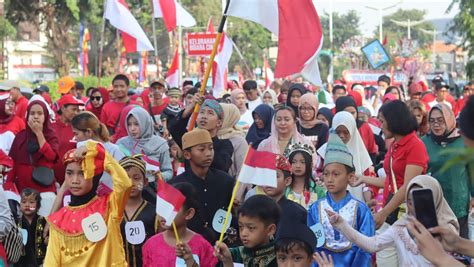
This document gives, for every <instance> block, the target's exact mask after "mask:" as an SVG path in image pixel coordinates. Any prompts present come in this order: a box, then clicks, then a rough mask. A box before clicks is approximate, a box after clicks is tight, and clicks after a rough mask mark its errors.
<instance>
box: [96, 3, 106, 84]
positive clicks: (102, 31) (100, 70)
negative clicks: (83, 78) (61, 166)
mask: <svg viewBox="0 0 474 267" xmlns="http://www.w3.org/2000/svg"><path fill="white" fill-rule="evenodd" d="M106 9H107V0H104V15H103V16H102V29H100V43H99V62H98V67H97V68H98V70H97V76H98V78H99V81H98V83H99V86H100V78H102V54H103V51H104V35H105V10H106Z"/></svg>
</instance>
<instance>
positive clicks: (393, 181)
mask: <svg viewBox="0 0 474 267" xmlns="http://www.w3.org/2000/svg"><path fill="white" fill-rule="evenodd" d="M392 159H393V144H392V145H391V146H390V174H391V176H392V185H393V192H395V193H397V191H398V186H397V179H396V177H395V173H394V172H393V167H392Z"/></svg>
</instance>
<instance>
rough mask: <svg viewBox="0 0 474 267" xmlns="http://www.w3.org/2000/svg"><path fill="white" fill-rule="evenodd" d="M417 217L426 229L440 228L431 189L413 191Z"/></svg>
mask: <svg viewBox="0 0 474 267" xmlns="http://www.w3.org/2000/svg"><path fill="white" fill-rule="evenodd" d="M411 195H412V198H411V199H412V201H413V207H414V208H415V217H416V219H417V220H418V221H419V222H420V223H422V224H423V225H424V226H425V227H426V229H429V228H432V227H436V226H438V217H437V216H436V208H435V203H434V199H433V191H431V189H413V190H412V191H411Z"/></svg>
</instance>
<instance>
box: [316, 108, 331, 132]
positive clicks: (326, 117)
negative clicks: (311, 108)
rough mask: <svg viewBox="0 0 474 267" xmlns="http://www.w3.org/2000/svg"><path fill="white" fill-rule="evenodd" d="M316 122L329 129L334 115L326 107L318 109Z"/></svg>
mask: <svg viewBox="0 0 474 267" xmlns="http://www.w3.org/2000/svg"><path fill="white" fill-rule="evenodd" d="M316 118H317V119H318V120H320V121H321V122H323V123H324V124H326V125H327V126H328V127H329V128H331V127H332V119H333V118H334V114H333V113H332V111H331V110H330V109H328V108H326V107H324V108H320V109H319V110H318V116H316Z"/></svg>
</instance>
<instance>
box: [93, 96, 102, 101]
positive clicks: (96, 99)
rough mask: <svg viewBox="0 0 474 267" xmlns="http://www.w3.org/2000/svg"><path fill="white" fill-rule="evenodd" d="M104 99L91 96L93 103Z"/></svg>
mask: <svg viewBox="0 0 474 267" xmlns="http://www.w3.org/2000/svg"><path fill="white" fill-rule="evenodd" d="M101 99H102V97H101V96H91V101H94V100H95V101H100V100H101Z"/></svg>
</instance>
